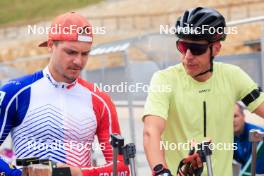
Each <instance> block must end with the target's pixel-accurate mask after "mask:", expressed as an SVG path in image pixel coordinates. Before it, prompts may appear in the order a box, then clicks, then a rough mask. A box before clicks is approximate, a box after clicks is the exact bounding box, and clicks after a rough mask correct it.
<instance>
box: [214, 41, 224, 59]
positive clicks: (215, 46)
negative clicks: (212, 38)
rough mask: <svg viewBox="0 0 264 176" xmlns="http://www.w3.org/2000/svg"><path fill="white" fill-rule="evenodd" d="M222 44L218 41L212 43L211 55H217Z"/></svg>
mask: <svg viewBox="0 0 264 176" xmlns="http://www.w3.org/2000/svg"><path fill="white" fill-rule="evenodd" d="M221 47H222V45H221V43H220V41H218V42H214V43H213V56H217V55H218V54H219V52H220V49H221Z"/></svg>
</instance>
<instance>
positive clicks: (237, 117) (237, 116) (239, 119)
mask: <svg viewBox="0 0 264 176" xmlns="http://www.w3.org/2000/svg"><path fill="white" fill-rule="evenodd" d="M244 124H245V116H244V114H242V113H241V111H240V109H239V107H238V105H236V106H235V112H234V124H233V125H234V133H235V134H236V135H240V134H241V133H242V132H243V128H244Z"/></svg>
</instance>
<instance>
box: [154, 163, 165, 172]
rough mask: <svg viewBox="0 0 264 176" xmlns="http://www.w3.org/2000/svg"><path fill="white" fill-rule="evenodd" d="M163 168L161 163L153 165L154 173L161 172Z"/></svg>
mask: <svg viewBox="0 0 264 176" xmlns="http://www.w3.org/2000/svg"><path fill="white" fill-rule="evenodd" d="M163 169H164V167H163V165H162V164H158V165H156V166H155V167H154V169H153V170H154V172H155V173H159V172H161V171H162V170H163Z"/></svg>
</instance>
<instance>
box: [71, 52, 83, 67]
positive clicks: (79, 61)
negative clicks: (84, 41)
mask: <svg viewBox="0 0 264 176" xmlns="http://www.w3.org/2000/svg"><path fill="white" fill-rule="evenodd" d="M82 62H83V59H82V55H81V54H78V55H77V56H76V57H75V58H74V60H73V63H74V64H76V65H78V66H82Z"/></svg>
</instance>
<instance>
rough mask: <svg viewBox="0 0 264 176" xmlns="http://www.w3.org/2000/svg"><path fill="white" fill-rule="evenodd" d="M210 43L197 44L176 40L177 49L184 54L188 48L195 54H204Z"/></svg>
mask: <svg viewBox="0 0 264 176" xmlns="http://www.w3.org/2000/svg"><path fill="white" fill-rule="evenodd" d="M211 45H212V44H210V43H209V44H198V43H188V42H184V41H180V40H178V41H177V42H176V46H177V49H178V50H179V51H180V52H181V53H182V54H186V52H187V50H188V49H189V50H190V51H191V53H192V54H193V55H195V56H198V55H202V54H204V53H205V52H206V51H207V49H208V47H209V46H211Z"/></svg>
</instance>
